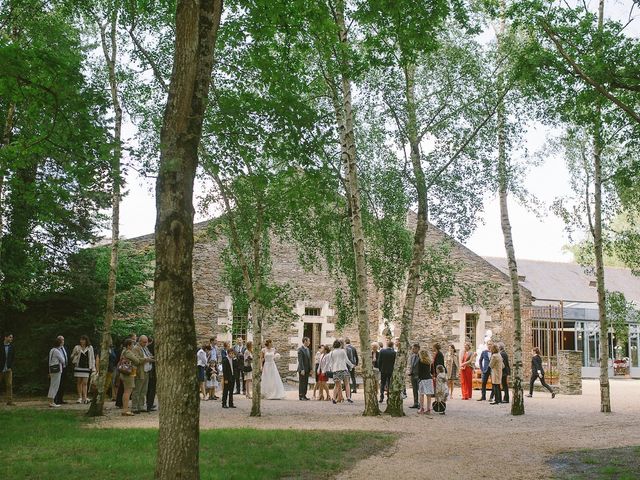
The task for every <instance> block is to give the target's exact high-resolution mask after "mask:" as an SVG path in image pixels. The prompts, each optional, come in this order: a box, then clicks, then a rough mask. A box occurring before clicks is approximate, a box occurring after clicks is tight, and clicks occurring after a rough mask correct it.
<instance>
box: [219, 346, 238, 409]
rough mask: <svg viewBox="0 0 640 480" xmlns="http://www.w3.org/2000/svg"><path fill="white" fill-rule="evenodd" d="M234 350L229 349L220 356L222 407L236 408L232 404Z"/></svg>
mask: <svg viewBox="0 0 640 480" xmlns="http://www.w3.org/2000/svg"><path fill="white" fill-rule="evenodd" d="M235 356H236V352H234V351H233V349H229V351H228V352H227V355H226V356H225V357H223V358H222V377H223V380H222V381H223V382H224V387H223V389H222V408H236V407H235V405H234V404H233V388H234V386H235V383H236V381H235V376H234V374H235V373H236V372H235V371H234V364H233V360H234V357H235Z"/></svg>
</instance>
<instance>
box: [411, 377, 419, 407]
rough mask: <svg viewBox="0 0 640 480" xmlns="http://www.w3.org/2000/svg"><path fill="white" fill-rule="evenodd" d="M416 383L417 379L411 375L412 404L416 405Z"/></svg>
mask: <svg viewBox="0 0 640 480" xmlns="http://www.w3.org/2000/svg"><path fill="white" fill-rule="evenodd" d="M418 383H419V379H418V378H415V377H411V389H412V390H413V404H414V405H418Z"/></svg>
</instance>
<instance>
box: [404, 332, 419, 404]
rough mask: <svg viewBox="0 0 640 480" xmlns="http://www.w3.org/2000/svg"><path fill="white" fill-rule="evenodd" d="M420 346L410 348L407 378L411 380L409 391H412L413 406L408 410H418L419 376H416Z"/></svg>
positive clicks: (417, 344)
mask: <svg viewBox="0 0 640 480" xmlns="http://www.w3.org/2000/svg"><path fill="white" fill-rule="evenodd" d="M419 353H420V344H419V343H414V344H413V346H412V347H411V356H410V357H409V365H408V368H407V370H409V377H410V378H411V389H412V390H413V405H411V406H410V407H409V408H420V404H419V403H418V383H420V376H419V375H418V364H419V363H420V356H419Z"/></svg>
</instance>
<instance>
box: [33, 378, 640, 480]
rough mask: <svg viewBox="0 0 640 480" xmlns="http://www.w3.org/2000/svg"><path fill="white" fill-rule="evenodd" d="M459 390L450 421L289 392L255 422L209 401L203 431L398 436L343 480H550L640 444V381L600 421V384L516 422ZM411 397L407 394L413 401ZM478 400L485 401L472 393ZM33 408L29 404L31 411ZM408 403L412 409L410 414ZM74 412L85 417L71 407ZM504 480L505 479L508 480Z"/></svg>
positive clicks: (624, 385)
mask: <svg viewBox="0 0 640 480" xmlns="http://www.w3.org/2000/svg"><path fill="white" fill-rule="evenodd" d="M459 392H460V391H459V389H456V393H455V394H454V399H453V400H450V401H449V403H448V406H447V414H446V415H443V416H442V415H433V416H431V417H427V416H418V415H417V414H416V413H415V410H413V409H409V408H407V409H406V410H405V411H406V412H407V416H406V417H404V418H399V419H398V418H391V417H389V416H382V417H379V418H368V417H362V416H361V413H362V395H361V394H357V395H355V397H354V398H355V405H348V404H346V403H344V404H339V405H333V404H332V403H331V402H318V401H310V402H300V401H299V400H297V391H294V390H289V391H288V392H287V398H286V399H284V400H272V401H264V402H263V416H262V417H260V418H250V417H248V413H249V410H250V401H249V400H247V399H245V398H244V397H243V396H236V402H235V403H236V406H237V407H238V408H236V409H227V410H223V409H222V408H221V404H220V402H203V403H202V407H201V419H200V424H201V426H202V428H203V429H209V428H238V427H251V428H265V429H288V428H294V429H311V430H378V431H386V432H395V433H398V434H400V435H399V440H398V442H397V444H396V445H395V447H394V448H392V449H390V450H388V451H385V452H381V454H380V455H377V456H373V457H369V458H367V459H364V460H362V461H360V462H358V463H357V464H356V465H354V467H353V468H352V469H351V470H349V471H348V472H346V473H343V474H341V475H340V476H339V477H338V478H341V479H362V478H366V477H367V476H371V475H375V476H376V478H381V479H386V478H398V477H400V478H402V479H403V480H405V479H414V478H427V479H431V478H445V479H450V478H453V479H457V478H466V479H472V478H480V477H484V476H487V477H489V476H494V477H501V478H509V479H540V478H551V477H552V474H553V472H552V470H551V467H550V466H549V465H548V464H547V460H549V459H550V458H551V457H552V456H553V455H555V454H557V453H559V452H565V451H569V450H575V449H582V448H611V447H616V446H628V445H640V381H637V380H613V381H612V382H611V393H612V405H613V409H614V413H611V414H601V413H600V408H599V387H598V382H597V381H596V380H584V381H583V395H581V396H563V395H558V396H556V398H555V399H551V396H550V395H549V394H548V393H546V392H536V393H535V394H534V398H532V399H529V398H526V399H525V400H526V403H525V407H526V415H524V416H521V417H512V416H511V415H509V407H508V406H506V405H489V404H488V402H477V401H475V399H474V400H471V401H462V400H460V397H459ZM409 393H410V392H409ZM474 396H476V397H479V392H474ZM29 403H31V402H29ZM410 404H411V402H409V401H407V402H406V406H407V407H408V406H409V405H410ZM110 405H112V404H110ZM69 408H82V407H81V406H79V405H78V406H75V405H74V406H71V407H69ZM119 412H120V411H119V410H116V409H109V411H108V416H107V417H104V418H103V419H102V420H100V421H99V422H98V423H97V424H96V426H97V427H106V428H126V427H128V426H131V427H134V426H135V427H157V425H158V413H157V412H154V413H151V414H141V415H137V416H135V417H133V418H129V417H122V416H120V415H119ZM505 473H507V475H506V477H505Z"/></svg>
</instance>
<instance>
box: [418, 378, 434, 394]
mask: <svg viewBox="0 0 640 480" xmlns="http://www.w3.org/2000/svg"><path fill="white" fill-rule="evenodd" d="M418 393H420V394H422V395H433V380H432V379H431V378H428V379H427V380H420V383H419V384H418Z"/></svg>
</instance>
